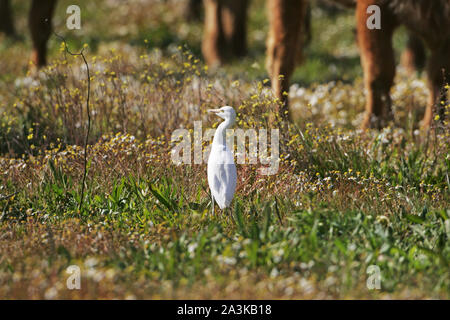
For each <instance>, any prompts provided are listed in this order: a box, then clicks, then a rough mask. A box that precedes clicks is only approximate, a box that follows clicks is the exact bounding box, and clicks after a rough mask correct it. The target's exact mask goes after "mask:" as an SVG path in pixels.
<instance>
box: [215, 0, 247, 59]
mask: <svg viewBox="0 0 450 320" xmlns="http://www.w3.org/2000/svg"><path fill="white" fill-rule="evenodd" d="M247 8H248V0H227V1H222V8H221V14H222V23H223V33H224V36H225V41H226V45H227V48H229V54H230V55H231V56H232V57H233V58H235V57H241V56H243V55H245V53H246V52H247Z"/></svg>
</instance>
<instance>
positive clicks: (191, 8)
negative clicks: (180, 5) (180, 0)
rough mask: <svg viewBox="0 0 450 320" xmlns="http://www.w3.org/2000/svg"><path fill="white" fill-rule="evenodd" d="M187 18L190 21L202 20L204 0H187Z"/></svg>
mask: <svg viewBox="0 0 450 320" xmlns="http://www.w3.org/2000/svg"><path fill="white" fill-rule="evenodd" d="M185 10H186V11H185V18H186V20H188V21H200V17H201V10H202V0H187V4H186V9H185Z"/></svg>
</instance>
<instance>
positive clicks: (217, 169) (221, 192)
mask: <svg viewBox="0 0 450 320" xmlns="http://www.w3.org/2000/svg"><path fill="white" fill-rule="evenodd" d="M227 151H228V150H227ZM225 153H227V154H225ZM230 157H231V161H229V159H230ZM232 157H233V155H232V154H231V152H220V153H215V155H213V156H212V157H211V158H210V159H209V161H208V183H209V187H210V189H211V193H212V195H213V197H214V199H215V200H216V202H217V204H218V205H219V207H220V208H221V209H223V208H225V207H227V206H228V205H229V204H230V203H231V200H233V196H234V191H235V189H236V180H237V173H236V165H235V164H234V161H233V158H232ZM227 158H228V160H227V161H223V159H227ZM224 162H225V163H224ZM230 162H231V163H230Z"/></svg>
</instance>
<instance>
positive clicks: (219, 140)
mask: <svg viewBox="0 0 450 320" xmlns="http://www.w3.org/2000/svg"><path fill="white" fill-rule="evenodd" d="M232 125H233V122H232V121H231V119H226V120H225V121H224V122H222V123H221V124H219V126H218V127H217V130H216V133H215V134H214V139H213V146H219V145H220V146H224V147H225V146H226V145H227V144H226V133H227V129H229V128H231V126H232Z"/></svg>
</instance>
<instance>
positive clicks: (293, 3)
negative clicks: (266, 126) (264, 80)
mask: <svg viewBox="0 0 450 320" xmlns="http://www.w3.org/2000/svg"><path fill="white" fill-rule="evenodd" d="M306 4H307V2H306V0H268V2H267V8H268V16H269V36H268V38H267V60H266V67H267V71H268V73H269V76H270V78H271V81H272V89H273V91H274V94H275V96H276V97H278V98H280V99H281V101H282V108H281V110H280V112H281V115H282V117H283V118H285V119H288V105H287V100H288V97H287V92H288V90H289V80H290V78H291V76H292V73H293V72H294V68H295V63H296V62H297V61H298V56H299V53H300V52H301V51H302V48H301V46H302V45H301V44H302V43H303V41H302V38H301V37H302V33H303V31H304V30H303V28H304V23H303V22H304V19H305V15H306Z"/></svg>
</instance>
